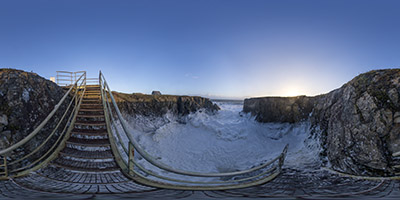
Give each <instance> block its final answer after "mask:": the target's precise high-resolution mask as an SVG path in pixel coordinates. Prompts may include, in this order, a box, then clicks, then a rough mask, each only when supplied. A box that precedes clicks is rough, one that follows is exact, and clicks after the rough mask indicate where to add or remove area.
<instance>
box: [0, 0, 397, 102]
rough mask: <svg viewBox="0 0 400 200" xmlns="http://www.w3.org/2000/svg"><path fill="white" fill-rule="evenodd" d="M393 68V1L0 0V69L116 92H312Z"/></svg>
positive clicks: (241, 94) (226, 94) (238, 94)
mask: <svg viewBox="0 0 400 200" xmlns="http://www.w3.org/2000/svg"><path fill="white" fill-rule="evenodd" d="M398 67H400V1H397V0H393V1H389V0H376V1H368V0H360V1H356V0H332V1H328V0H315V1H311V0H303V1H302V0H276V1H272V0H271V1H269V0H196V1H195V0H142V1H134V0H129V1H128V0H127V1H117V0H112V1H101V0H79V1H75V0H68V1H67V0H65V1H59V0H48V1H43V0H35V1H33V0H26V1H21V0H10V1H6V0H0V68H18V69H23V70H26V71H33V72H36V73H38V74H39V75H41V76H44V77H46V78H49V77H50V76H54V75H55V71H56V70H67V71H79V70H86V71H88V74H89V75H90V76H97V73H98V70H102V71H103V72H104V74H105V75H106V78H107V79H108V82H109V85H110V87H111V88H112V89H113V90H117V91H122V92H129V93H130V92H142V93H150V92H151V91H152V90H160V91H161V92H162V93H168V94H190V95H202V96H208V97H214V98H215V97H235V98H243V97H249V96H271V95H274V96H278V95H282V96H288V95H289V96H290V95H299V94H306V95H316V94H321V93H326V92H329V91H331V90H332V89H335V88H338V87H340V86H341V85H342V84H344V83H345V82H347V81H349V80H350V79H352V78H353V77H354V76H356V75H358V74H360V73H363V72H367V71H369V70H372V69H382V68H398Z"/></svg>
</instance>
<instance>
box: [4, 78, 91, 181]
mask: <svg viewBox="0 0 400 200" xmlns="http://www.w3.org/2000/svg"><path fill="white" fill-rule="evenodd" d="M75 74H76V73H75ZM70 86H71V87H70V88H69V90H68V91H67V92H66V94H65V95H64V96H63V97H62V98H61V100H60V101H59V102H58V103H57V104H56V105H55V106H54V109H53V110H52V111H51V112H50V114H49V115H48V116H47V117H46V118H45V119H44V120H43V121H42V122H41V123H40V124H39V125H38V126H37V127H36V128H35V129H34V130H33V131H32V132H31V133H30V134H28V135H27V136H26V137H25V138H23V139H22V140H20V141H18V142H17V143H15V144H13V145H11V146H10V147H7V148H5V149H1V150H0V179H8V178H10V177H18V176H23V175H26V174H28V173H29V172H31V171H34V170H37V169H39V168H41V167H43V166H44V165H46V164H47V163H49V162H50V161H51V160H52V159H54V158H55V157H56V156H57V154H58V152H59V151H60V150H61V149H62V148H64V146H65V141H66V140H67V139H68V137H69V135H70V132H71V130H72V129H73V128H74V123H75V119H76V115H77V114H78V110H79V107H80V105H81V102H82V99H83V95H84V93H85V90H86V73H85V72H83V73H82V74H81V75H80V76H79V77H77V78H76V80H75V82H74V83H73V84H71V85H70ZM60 108H61V109H60ZM56 114H57V115H56ZM56 116H59V117H60V118H59V119H58V118H57V117H56ZM38 141H40V143H38ZM27 152H29V153H27Z"/></svg>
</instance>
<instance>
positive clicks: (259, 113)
mask: <svg viewBox="0 0 400 200" xmlns="http://www.w3.org/2000/svg"><path fill="white" fill-rule="evenodd" d="M317 99H318V97H307V96H297V97H260V98H250V99H245V100H244V104H243V112H245V113H248V112H250V113H251V114H252V115H253V116H256V120H257V121H259V122H289V123H295V122H299V121H301V120H304V119H307V118H308V117H309V115H310V113H311V111H312V109H313V107H314V103H315V102H316V100H317Z"/></svg>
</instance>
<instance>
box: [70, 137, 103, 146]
mask: <svg viewBox="0 0 400 200" xmlns="http://www.w3.org/2000/svg"><path fill="white" fill-rule="evenodd" d="M67 142H68V143H74V144H81V145H88V146H92V145H99V146H101V145H107V146H109V145H110V141H109V140H108V138H107V139H83V138H75V137H74V138H69V139H68V141H67Z"/></svg>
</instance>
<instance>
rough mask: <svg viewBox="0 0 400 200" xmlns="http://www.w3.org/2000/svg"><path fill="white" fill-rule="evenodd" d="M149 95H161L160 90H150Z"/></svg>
mask: <svg viewBox="0 0 400 200" xmlns="http://www.w3.org/2000/svg"><path fill="white" fill-rule="evenodd" d="M151 95H161V92H160V91H153V92H151Z"/></svg>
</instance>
